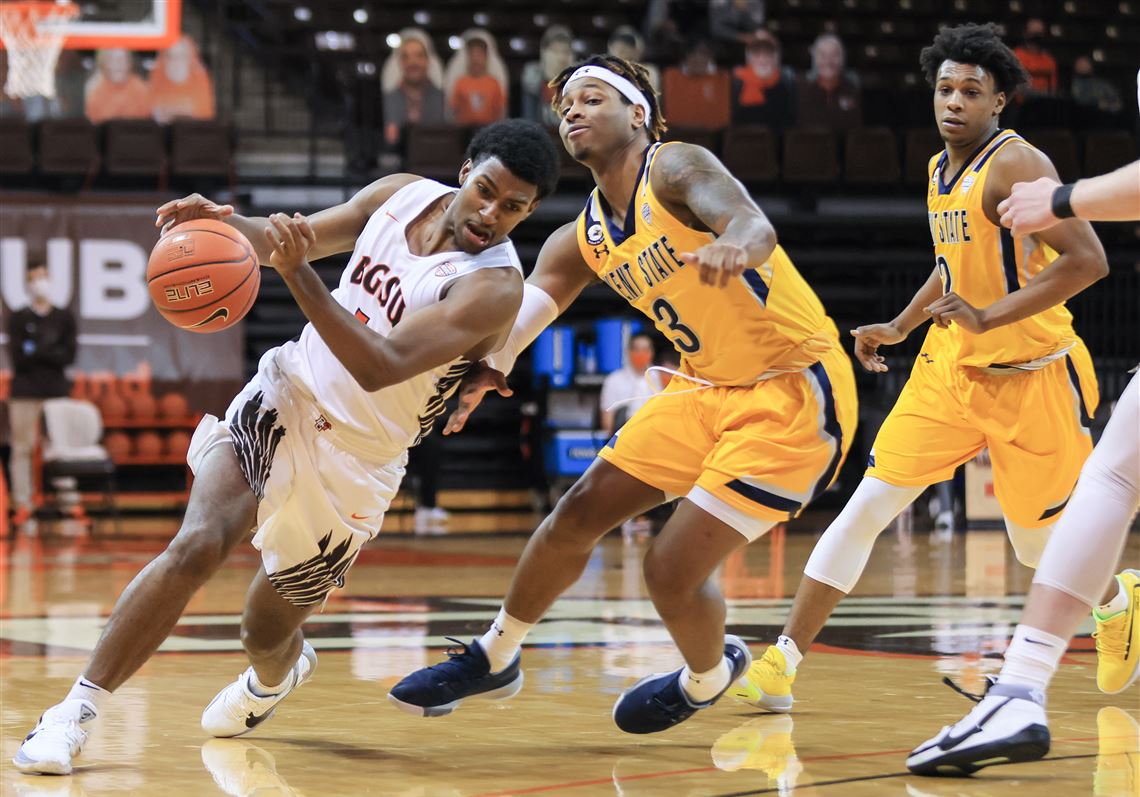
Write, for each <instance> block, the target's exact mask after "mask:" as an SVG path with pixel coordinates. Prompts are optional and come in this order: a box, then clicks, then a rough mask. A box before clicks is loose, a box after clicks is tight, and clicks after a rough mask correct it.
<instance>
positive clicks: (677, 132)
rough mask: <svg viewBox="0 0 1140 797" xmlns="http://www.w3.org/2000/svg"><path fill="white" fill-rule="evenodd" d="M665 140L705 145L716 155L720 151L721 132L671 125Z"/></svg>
mask: <svg viewBox="0 0 1140 797" xmlns="http://www.w3.org/2000/svg"><path fill="white" fill-rule="evenodd" d="M662 140H663V141H684V142H685V143H686V144H696V145H697V146H699V147H704V148H705V149H707V150H708V151H709V152H711V153H713V154H714V155H715V154H716V153H717V152H719V151H720V133H718V132H716V131H715V130H703V129H701V128H699V127H670V128H669V130H668V132H666V133H665V137H664V139H662Z"/></svg>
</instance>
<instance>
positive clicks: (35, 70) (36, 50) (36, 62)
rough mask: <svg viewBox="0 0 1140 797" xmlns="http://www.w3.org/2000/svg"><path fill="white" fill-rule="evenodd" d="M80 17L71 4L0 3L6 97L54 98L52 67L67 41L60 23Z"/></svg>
mask: <svg viewBox="0 0 1140 797" xmlns="http://www.w3.org/2000/svg"><path fill="white" fill-rule="evenodd" d="M78 13H79V8H78V6H76V5H75V4H73V3H70V2H63V3H53V2H42V1H41V2H27V3H19V2H17V3H0V39H3V40H4V47H5V48H7V50H8V80H7V81H5V83H4V93H5V94H7V95H8V96H9V97H47V98H48V99H49V100H50V99H54V98H55V64H56V62H57V61H58V60H59V52H60V50H61V49H63V40H64V39H65V38H66V37H67V34H66V33H65V32H64V30H63V27H62V25H61V24H60V23H62V22H63V21H65V20H68V19H71V18H72V17H74V16H75V15H76V14H78Z"/></svg>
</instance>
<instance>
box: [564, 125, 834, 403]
mask: <svg viewBox="0 0 1140 797" xmlns="http://www.w3.org/2000/svg"><path fill="white" fill-rule="evenodd" d="M667 146H670V145H669V144H661V143H655V144H653V145H652V146H650V147H649V148H648V149H647V150H646V153H645V160H644V162H643V163H642V166H641V172H640V174H639V175H638V178H637V183H636V186H635V188H634V191H633V195H632V196H631V197H630V202H629V208H628V210H627V211H626V216H625V224H624V225H623V226H622V227H619V226H617V225H616V224H615V223H614V222H613V221H612V220H611V219H610V212H609V208H608V206H607V204H606V201H605V199H604V198H603V197H602V194H601V191H600V190H599V189H596V188H595V189H594V192H593V193H592V194H591V195H590V198H589V200H588V201H587V202H586V207H585V209H584V210H583V211H582V213H581V215H580V216H579V217H578V246H579V248H580V249H581V252H582V258H583V259H584V260H585V261H586V263H587V265H588V266H589V267H590V268H591V269H593V271H594V272H595V273H597V275H598V276H599V277H600V278H601V279H602V281H603V282H605V283H606V284H607V285H609V286H610V287H611V288H613V289H614V290H615V291H617V293H618V294H619V295H621V296H622V297H624V298H625V299H626V301H628V302H629V303H630V304H631V305H633V306H634V307H636V308H637V309H638V310H640V311H641V312H642V313H644V314H645V315H646V316H648V317H649V318H650V319H652V321H653V323H654V325H655V326H656V327H657V329H658V330H659V331H660V332H661V334H663V335H664V336H665V337H667V338H668V339H669V340H671V341H672V342H673V345H674V346H675V347H676V349H677V351H678V352H680V354H681V358H682V368H683V370H684V371H685V372H686V373H690V374H692V375H694V376H696V377H698V378H700V379H704V380H707V381H709V382H712V383H714V384H717V385H726V386H732V385H748V384H752V383H754V382H756V381H757V380H759V379H761V378H762V377H766V376H771V375H773V374H775V373H782V372H791V371H799V370H802V369H804V368H807V367H808V366H810V365H812V364H814V363H816V362H818V361H819V360H820V358H821V357H822V356H823V355H824V354H826V353H827V352H830V351H831V350H833V349H834V348H837V347H839V335H838V332H837V330H836V328H835V324H834V323H833V322H832V320H831V319H830V318H829V317H828V316H827V313H826V312H825V311H824V309H823V305H822V304H821V303H820V301H819V298H818V297H817V296H816V295H815V292H814V291H813V290H812V289H811V288H810V287H809V286H808V284H807V282H806V281H804V278H803V277H802V276H800V273H799V272H798V271H797V270H796V267H795V266H794V265H792V261H791V260H789V259H788V256H787V254H786V253H785V252H784V250H783V249H782V248H781V247H779V246H777V247H776V249H775V251H774V252H773V253H772V256H771V257H770V258H769V259H768V262H766V263H764V264H763V265H761V266H759V267H758V268H752V269H747V270H746V271H745V272H744V273H743V274H742V275H741V276H739V277H737V278H735V279H733V280H732V281H731V282H730V283H729V285H727V286H726V287H724V288H720V287H716V286H712V285H702V284H701V281H700V273H699V271H698V269H697V267H696V266H693V265H689V264H688V263H686V262H685V259H684V257H683V254H684V253H688V252H693V251H696V250H697V249H699V248H701V247H702V246H704V245H705V244H708V243H710V242H712V241H714V240H716V235H715V234H713V233H708V232H701V231H698V230H694V229H692V228H691V227H687V226H686V225H685V224H684V223H682V222H681V221H679V220H678V219H677V218H676V217H674V216H673V215H672V214H671V213H670V212H669V211H668V210H666V208H665V207H664V206H663V205H662V204H661V203H660V202H659V201H658V200H657V197H656V196H654V194H653V187H652V184H651V181H650V179H649V178H650V174H651V173H652V169H653V160H654V158H655V157H656V155H657V153H658V152H660V151H661V149H662V148H664V147H667Z"/></svg>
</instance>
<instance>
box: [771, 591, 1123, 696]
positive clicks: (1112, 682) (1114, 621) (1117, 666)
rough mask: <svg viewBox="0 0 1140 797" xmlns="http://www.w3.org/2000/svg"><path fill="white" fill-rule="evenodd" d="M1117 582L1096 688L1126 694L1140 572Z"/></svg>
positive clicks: (1099, 627) (1101, 639)
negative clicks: (1120, 596) (1120, 605)
mask: <svg viewBox="0 0 1140 797" xmlns="http://www.w3.org/2000/svg"><path fill="white" fill-rule="evenodd" d="M1116 580H1117V582H1119V584H1120V586H1121V587H1122V588H1123V589H1124V591H1125V593H1126V594H1127V595H1128V608H1127V609H1125V610H1124V611H1122V612H1117V613H1116V614H1114V615H1112V616H1111V617H1107V618H1102V617H1100V615H1099V613H1098V612H1097V611H1096V610H1095V609H1094V610H1093V619H1094V620H1096V631H1094V632H1093V638H1094V639H1096V685H1097V687H1098V688H1099V689H1100V691H1102V692H1104V693H1105V694H1109V695H1114V694H1116V693H1117V692H1123V691H1124V690H1125V689H1127V688H1128V687H1129V686H1130V685H1131V684H1132V682H1133V681H1135V680H1136V676H1137V675H1140V570H1125V571H1124V572H1123V573H1120V574H1119V575H1118V576H1117V577H1116ZM753 666H755V665H753Z"/></svg>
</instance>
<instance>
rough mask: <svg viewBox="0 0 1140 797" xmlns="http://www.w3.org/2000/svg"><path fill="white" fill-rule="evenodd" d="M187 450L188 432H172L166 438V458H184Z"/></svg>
mask: <svg viewBox="0 0 1140 797" xmlns="http://www.w3.org/2000/svg"><path fill="white" fill-rule="evenodd" d="M189 450H190V433H189V432H183V431H174V432H171V433H170V434H168V435H167V436H166V455H167V456H168V457H184V456H186V452H187V451H189Z"/></svg>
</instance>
